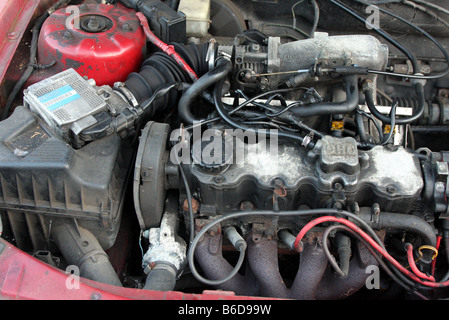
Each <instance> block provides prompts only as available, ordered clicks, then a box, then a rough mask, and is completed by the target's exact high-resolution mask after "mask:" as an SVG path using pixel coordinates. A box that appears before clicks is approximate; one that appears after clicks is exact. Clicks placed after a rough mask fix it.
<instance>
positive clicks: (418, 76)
mask: <svg viewBox="0 0 449 320" xmlns="http://www.w3.org/2000/svg"><path fill="white" fill-rule="evenodd" d="M330 1H331V2H334V3H335V2H336V1H337V0H330ZM353 1H355V2H358V3H361V4H364V5H369V4H368V3H366V2H365V1H361V0H353ZM337 5H338V4H337ZM379 10H380V11H381V12H383V13H385V14H388V15H389V16H391V17H393V18H395V19H398V20H400V21H402V22H403V23H405V24H407V25H408V26H410V27H412V28H414V29H415V30H417V31H419V32H420V33H421V34H423V35H424V36H425V37H426V38H428V39H429V40H430V41H432V42H433V43H434V44H435V45H436V46H437V47H438V49H439V50H440V51H441V53H442V54H443V55H444V57H445V59H446V62H447V67H446V70H445V71H443V72H442V73H438V74H435V75H428V76H424V75H416V74H413V75H406V74H401V73H396V72H387V71H377V70H368V73H373V74H381V75H388V76H396V77H407V78H410V79H427V80H431V79H439V78H442V77H444V76H446V75H448V74H449V53H448V52H447V50H446V49H445V48H444V47H443V46H442V45H441V44H440V43H439V42H438V41H437V40H436V39H435V38H434V37H432V36H431V35H430V34H429V33H428V32H427V31H425V30H424V29H422V28H420V27H418V26H417V25H415V24H413V23H411V22H409V21H407V20H405V19H404V18H402V17H400V16H398V15H395V14H393V13H391V12H389V11H387V10H385V9H382V8H380V7H379ZM352 12H353V11H352ZM362 19H363V18H362ZM364 21H365V20H364ZM374 30H375V31H376V32H377V31H379V30H380V29H374ZM398 49H399V48H398ZM409 59H410V57H409ZM413 70H414V73H416V72H420V69H419V67H418V68H415V67H414V68H413Z"/></svg>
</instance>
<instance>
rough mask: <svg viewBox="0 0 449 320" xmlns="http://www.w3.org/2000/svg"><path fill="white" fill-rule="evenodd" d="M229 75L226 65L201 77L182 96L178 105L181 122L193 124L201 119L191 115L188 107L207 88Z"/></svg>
mask: <svg viewBox="0 0 449 320" xmlns="http://www.w3.org/2000/svg"><path fill="white" fill-rule="evenodd" d="M228 73H229V65H228V64H223V63H221V64H218V65H217V66H216V67H215V68H214V69H212V70H210V71H209V72H207V73H206V74H204V75H203V76H201V77H200V78H199V79H198V80H197V81H196V82H195V83H194V84H193V85H191V86H190V88H189V89H187V91H186V92H185V93H184V94H183V95H182V97H181V99H180V100H179V104H178V114H179V117H180V118H181V120H182V121H184V122H186V123H188V124H193V123H194V122H195V121H201V120H203V119H200V118H197V117H195V116H194V115H193V114H192V111H191V110H190V107H191V105H192V103H193V101H195V99H196V98H197V97H198V96H199V95H201V94H202V92H204V91H205V90H206V89H207V88H209V87H210V86H212V85H214V84H215V83H217V82H218V81H219V80H221V79H223V78H224V77H226V76H227V75H228Z"/></svg>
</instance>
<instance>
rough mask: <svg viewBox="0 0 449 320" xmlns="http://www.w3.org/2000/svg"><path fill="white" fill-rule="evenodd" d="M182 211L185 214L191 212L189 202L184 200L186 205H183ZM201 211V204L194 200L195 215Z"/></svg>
mask: <svg viewBox="0 0 449 320" xmlns="http://www.w3.org/2000/svg"><path fill="white" fill-rule="evenodd" d="M182 209H183V210H184V211H185V212H189V201H188V200H187V199H185V200H184V203H183V204H182ZM199 209H200V203H199V202H198V200H196V199H195V198H192V210H193V213H195V214H196V213H198V211H199Z"/></svg>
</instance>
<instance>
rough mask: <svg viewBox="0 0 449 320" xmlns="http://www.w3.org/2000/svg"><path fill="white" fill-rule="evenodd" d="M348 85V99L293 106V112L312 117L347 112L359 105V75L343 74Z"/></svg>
mask: <svg viewBox="0 0 449 320" xmlns="http://www.w3.org/2000/svg"><path fill="white" fill-rule="evenodd" d="M343 82H344V83H345V86H346V100H345V101H343V102H321V103H314V104H311V105H307V106H300V107H296V108H292V109H291V112H292V113H293V114H294V115H295V116H298V117H312V116H320V115H330V114H347V113H351V112H352V111H354V110H355V109H356V108H357V106H358V105H359V86H358V77H357V75H345V76H343Z"/></svg>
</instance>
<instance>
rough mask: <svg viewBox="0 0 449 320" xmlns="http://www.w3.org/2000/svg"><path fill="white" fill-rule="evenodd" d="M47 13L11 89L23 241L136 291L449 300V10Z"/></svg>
mask: <svg viewBox="0 0 449 320" xmlns="http://www.w3.org/2000/svg"><path fill="white" fill-rule="evenodd" d="M47 4H48V6H47V7H46V8H44V9H42V10H43V11H42V12H40V15H37V17H36V18H35V19H34V21H33V23H30V27H29V29H28V31H31V32H28V33H26V34H24V36H23V39H22V40H21V42H23V43H25V42H26V43H27V45H23V46H19V47H18V49H17V50H16V53H15V55H14V58H13V60H12V62H11V63H10V66H9V68H8V69H7V71H6V73H5V74H4V76H3V80H2V87H1V93H0V96H1V98H0V106H1V109H0V111H1V114H2V121H1V124H0V213H1V223H0V226H1V228H0V231H1V236H2V238H3V239H4V240H6V241H8V242H10V243H11V244H13V245H14V246H16V247H17V248H19V249H20V250H22V251H24V252H26V253H28V254H29V255H30V256H32V257H34V258H36V259H39V260H41V261H43V262H45V263H47V264H49V265H51V266H53V267H55V268H58V269H61V270H67V268H68V267H70V266H75V267H77V268H78V269H79V272H80V276H81V277H83V278H86V279H90V280H93V281H96V282H99V283H103V284H108V285H112V286H118V287H126V288H134V289H144V290H154V291H164V292H172V291H181V292H185V293H198V294H201V293H202V292H204V291H205V290H220V291H225V292H227V291H229V292H232V293H233V294H235V295H236V296H241V297H242V298H243V297H262V298H279V299H297V300H342V299H386V300H388V299H391V300H392V299H425V300H429V299H447V298H448V297H449V291H448V289H447V288H448V287H449V271H448V270H449V205H448V200H447V198H448V195H449V179H448V176H449V145H448V144H447V141H448V140H447V139H448V138H449V77H448V74H449V54H448V52H447V51H446V48H448V46H449V40H448V39H449V37H448V34H449V29H448V28H449V4H448V3H447V1H433V2H430V1H418V0H413V1H374V0H372V1H368V0H366V2H365V1H362V0H345V1H343V0H329V1H324V0H303V1H296V0H292V1H290V0H289V1H278V0H252V1H245V0H232V1H231V0H225V1H219V0H178V1H168V0H167V1H159V0H141V1H137V0H120V1H112V0H109V1H108V0H106V1H95V0H85V1H79V0H78V1H73V0H72V1H70V0H59V1H47ZM14 64H15V65H14ZM19 65H20V66H21V67H18V66H19Z"/></svg>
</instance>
